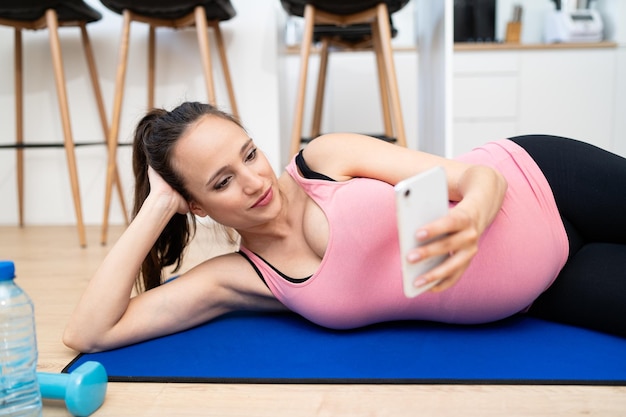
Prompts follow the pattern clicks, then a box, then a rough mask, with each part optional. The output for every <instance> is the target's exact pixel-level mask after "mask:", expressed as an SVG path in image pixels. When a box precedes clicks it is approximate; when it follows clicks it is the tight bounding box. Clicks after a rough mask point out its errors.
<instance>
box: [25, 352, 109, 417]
mask: <svg viewBox="0 0 626 417" xmlns="http://www.w3.org/2000/svg"><path fill="white" fill-rule="evenodd" d="M107 378H108V377H107V373H106V370H105V369H104V366H102V364H100V363H99V362H94V361H89V362H85V363H84V364H82V365H81V366H79V367H78V368H76V369H75V370H74V372H72V373H70V374H52V373H46V372H37V380H38V381H39V389H40V390H41V397H42V398H48V399H53V400H64V401H65V406H66V407H67V411H69V412H70V413H71V414H72V415H73V416H77V417H87V416H89V415H91V414H92V413H93V412H94V411H96V410H97V409H98V408H100V406H101V405H102V403H103V402H104V396H105V395H106V391H107Z"/></svg>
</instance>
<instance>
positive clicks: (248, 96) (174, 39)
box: [0, 0, 280, 224]
mask: <svg viewBox="0 0 626 417" xmlns="http://www.w3.org/2000/svg"><path fill="white" fill-rule="evenodd" d="M87 3H89V4H90V5H92V6H93V7H94V8H96V9H98V10H100V11H101V12H102V14H103V16H104V17H103V19H102V20H101V21H98V22H95V23H92V24H90V25H89V26H88V31H89V35H90V39H91V41H92V44H93V48H94V52H95V55H96V56H95V59H96V63H97V67H98V71H99V77H100V83H101V88H102V91H103V95H104V101H105V107H106V110H107V113H108V117H109V118H110V112H111V109H112V102H113V90H114V83H115V73H116V67H117V54H118V43H119V38H120V32H121V26H122V18H121V16H120V15H117V14H115V13H113V12H110V11H109V10H108V9H106V8H105V7H104V6H103V5H102V4H101V3H100V2H98V1H96V0H87ZM233 5H234V7H235V9H236V10H237V16H236V17H235V18H233V19H232V20H230V21H227V22H224V23H223V24H222V26H221V27H222V33H223V35H224V37H225V42H226V44H227V45H226V48H227V54H228V58H229V65H230V70H231V76H232V79H233V83H234V88H235V94H236V96H237V104H238V107H239V112H240V116H241V118H242V120H243V122H244V124H245V126H246V127H247V129H248V130H249V131H250V133H251V135H252V136H253V137H254V138H255V140H256V141H257V142H258V143H259V144H260V146H261V147H262V148H263V149H264V150H265V151H266V153H267V154H268V156H269V159H270V161H271V163H272V164H273V166H275V167H277V168H278V166H279V164H280V162H279V159H280V149H279V141H278V140H277V138H278V137H279V136H280V132H279V122H278V119H279V117H280V114H279V105H278V77H277V59H276V55H277V40H278V36H279V33H278V24H277V23H276V20H277V16H278V15H279V14H278V12H277V9H278V8H279V7H280V6H279V2H278V1H275V0H260V1H259V0H257V1H251V0H233ZM47 34H48V32H47V31H37V32H33V31H27V32H24V34H23V45H24V67H25V75H24V91H25V99H24V100H25V106H24V107H25V121H24V125H25V140H26V141H30V142H61V141H62V129H61V124H60V118H59V113H58V105H57V96H56V91H55V87H54V77H53V73H52V68H51V60H50V52H49V43H48V37H47ZM60 36H61V43H62V51H63V58H64V61H65V62H64V63H65V71H66V78H67V84H68V88H67V89H68V100H69V103H70V112H71V122H72V128H73V134H74V139H75V141H77V142H79V141H96V140H103V139H104V135H103V133H102V130H101V127H100V123H99V119H98V117H97V108H96V106H95V102H94V100H93V96H92V94H91V87H90V81H89V77H88V72H87V67H86V63H85V60H84V55H83V53H82V46H81V43H80V35H79V30H78V29H77V28H61V29H60ZM211 38H212V37H211ZM146 41H147V25H144V24H141V23H133V25H132V26H131V45H130V55H129V66H128V68H129V71H128V75H127V80H126V93H125V100H124V106H123V114H122V121H121V135H120V140H121V141H126V142H127V141H129V140H130V137H131V134H132V129H133V126H134V125H135V123H136V121H137V120H138V118H140V117H141V115H142V114H143V113H144V111H145V108H146V100H147V98H146V55H147V54H146V50H145V45H146V43H147V42H146ZM0 62H1V63H2V64H1V65H0V71H1V72H0V74H1V75H0V109H1V111H0V143H12V142H14V138H15V121H14V120H15V111H14V84H13V83H14V81H13V80H14V74H13V29H12V28H7V27H0ZM214 63H216V64H219V60H218V59H217V55H215V56H214ZM218 71H219V70H218ZM156 77H157V91H156V100H155V101H156V102H155V104H156V105H157V106H164V107H167V108H170V107H173V106H174V105H176V104H178V103H179V102H181V101H183V100H206V95H205V94H206V93H205V91H206V89H205V84H204V79H203V77H202V72H201V64H200V60H199V59H198V53H197V41H196V35H195V32H194V30H192V29H190V30H184V31H172V30H170V29H160V30H158V31H157V75H156ZM222 79H223V78H222V74H221V72H218V73H217V74H216V78H215V80H216V84H217V88H218V91H217V100H218V104H220V105H221V106H225V107H228V105H229V103H228V96H227V94H226V92H225V90H224V89H223V88H221V87H222V86H221V81H222ZM14 155H15V152H14V150H0V195H2V196H3V198H2V204H0V224H16V223H17V192H16V185H15V181H16V180H15V178H16V177H15V158H14ZM25 158H26V161H25V165H26V168H25V175H26V202H25V221H26V223H27V224H73V223H74V221H75V220H74V219H75V218H74V209H73V203H72V196H71V191H70V188H69V178H68V174H67V169H66V163H65V154H64V151H63V149H62V148H58V149H29V150H27V151H26V152H25ZM77 159H78V170H79V176H80V187H81V192H82V203H83V215H84V219H85V222H86V223H87V224H100V222H101V220H102V206H103V199H104V191H103V190H104V182H105V167H106V153H105V149H104V147H101V146H97V147H88V148H78V149H77ZM119 162H120V171H121V174H122V176H123V182H124V186H125V194H126V195H127V204H129V205H130V204H131V200H132V198H131V195H132V190H131V187H132V183H133V181H132V172H131V171H132V169H131V166H130V147H124V148H121V150H120V154H119ZM111 221H112V222H113V223H116V222H117V223H119V222H121V221H122V216H121V211H120V210H119V204H117V201H114V204H113V207H112V213H111Z"/></svg>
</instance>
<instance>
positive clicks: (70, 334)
mask: <svg viewBox="0 0 626 417" xmlns="http://www.w3.org/2000/svg"><path fill="white" fill-rule="evenodd" d="M62 341H63V344H64V345H65V346H67V347H68V348H70V349H73V350H75V351H78V352H81V353H94V352H99V351H101V350H103V349H100V348H98V345H97V343H96V341H95V340H90V339H89V337H88V336H87V335H86V334H85V332H81V331H79V330H77V329H73V328H71V327H66V328H65V331H64V332H63V337H62Z"/></svg>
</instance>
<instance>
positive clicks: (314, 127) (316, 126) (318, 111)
mask: <svg viewBox="0 0 626 417" xmlns="http://www.w3.org/2000/svg"><path fill="white" fill-rule="evenodd" d="M328 44H329V41H328V38H324V39H322V49H321V50H320V68H319V73H318V75H317V92H316V94H315V108H314V111H313V122H312V123H311V139H314V138H316V137H318V136H319V135H320V131H321V129H322V108H323V107H324V92H325V91H326V74H327V72H328Z"/></svg>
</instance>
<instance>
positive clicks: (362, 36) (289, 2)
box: [280, 0, 409, 45]
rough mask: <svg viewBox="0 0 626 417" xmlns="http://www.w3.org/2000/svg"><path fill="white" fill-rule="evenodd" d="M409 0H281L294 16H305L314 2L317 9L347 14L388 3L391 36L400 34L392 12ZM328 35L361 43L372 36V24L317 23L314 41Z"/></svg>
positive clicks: (346, 41)
mask: <svg viewBox="0 0 626 417" xmlns="http://www.w3.org/2000/svg"><path fill="white" fill-rule="evenodd" d="M408 2H409V0H359V1H356V0H351V1H337V0H281V2H280V3H281V5H282V6H283V9H285V11H286V12H287V13H289V14H290V15H293V16H299V17H303V16H304V7H305V6H306V5H307V4H312V5H313V6H314V7H315V8H316V9H318V10H320V11H323V12H327V13H332V14H336V15H341V16H346V15H350V14H354V13H359V12H362V11H363V10H367V9H371V8H372V7H376V5H377V4H379V3H386V4H387V10H388V11H389V25H390V27H391V37H392V38H394V37H395V36H396V35H397V34H398V30H397V29H396V28H395V27H394V26H393V21H392V19H391V15H392V13H395V12H397V11H398V10H400V9H402V8H403V7H404V6H406V4H407V3H408ZM325 37H328V38H332V39H334V40H336V41H340V42H343V43H346V44H351V45H359V44H362V43H363V42H365V41H367V40H369V39H371V38H372V25H370V24H367V23H356V24H352V25H345V26H337V25H326V24H316V25H314V26H313V42H320V41H321V40H322V39H323V38H325Z"/></svg>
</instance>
